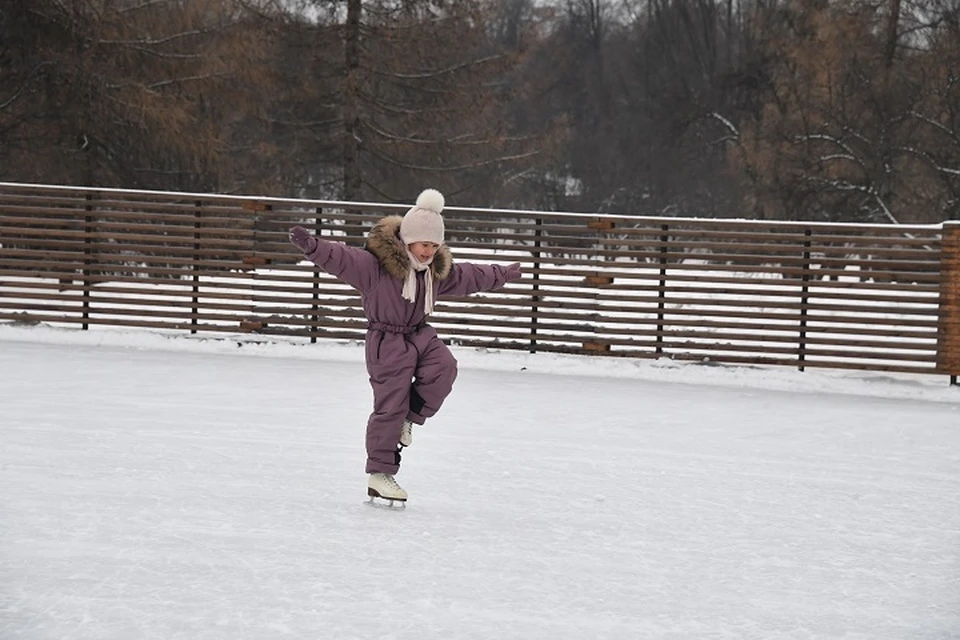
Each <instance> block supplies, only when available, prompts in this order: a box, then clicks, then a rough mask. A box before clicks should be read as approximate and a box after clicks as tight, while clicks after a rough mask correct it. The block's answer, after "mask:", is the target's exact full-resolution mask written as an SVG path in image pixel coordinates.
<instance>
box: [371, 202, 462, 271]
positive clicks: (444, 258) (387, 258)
mask: <svg viewBox="0 0 960 640" xmlns="http://www.w3.org/2000/svg"><path fill="white" fill-rule="evenodd" d="M402 221H403V216H400V215H392V216H387V217H385V218H381V219H380V220H379V221H378V222H377V224H375V225H374V226H373V228H372V229H370V231H369V232H368V233H367V242H366V244H365V245H364V248H365V249H366V250H367V251H369V252H370V253H372V254H373V255H374V256H376V258H377V260H379V261H380V264H382V265H383V268H384V269H386V270H387V272H388V273H389V274H390V275H392V276H394V277H396V278H399V279H401V280H403V279H404V278H406V277H407V272H408V271H409V270H410V258H409V256H408V255H407V248H406V247H405V246H404V244H403V241H402V240H400V235H399V234H400V223H401V222H402ZM452 265H453V256H452V255H451V254H450V249H449V247H447V245H445V244H442V245H440V247H439V248H438V249H437V252H436V253H435V254H434V255H433V262H431V263H430V269H431V270H432V271H433V277H434V278H436V279H437V280H443V279H444V278H446V277H447V276H448V275H450V269H451V267H452Z"/></svg>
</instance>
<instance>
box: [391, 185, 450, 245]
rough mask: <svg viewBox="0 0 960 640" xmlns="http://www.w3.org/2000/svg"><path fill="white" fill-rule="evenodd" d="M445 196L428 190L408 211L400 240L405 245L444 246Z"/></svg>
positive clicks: (401, 224) (402, 222)
mask: <svg viewBox="0 0 960 640" xmlns="http://www.w3.org/2000/svg"><path fill="white" fill-rule="evenodd" d="M443 205H444V199H443V194H442V193H440V192H439V191H437V190H436V189H426V190H424V191H423V192H422V193H421V194H420V195H419V196H417V204H416V205H414V207H413V208H412V209H410V210H409V211H407V213H406V215H404V216H403V220H402V221H401V222H400V239H401V240H403V243H404V244H413V243H414V242H433V243H436V244H443V231H444V229H443V216H441V215H440V212H441V211H443Z"/></svg>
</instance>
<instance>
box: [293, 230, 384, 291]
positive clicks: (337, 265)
mask: <svg viewBox="0 0 960 640" xmlns="http://www.w3.org/2000/svg"><path fill="white" fill-rule="evenodd" d="M290 242H292V243H293V244H294V245H295V246H296V247H297V248H298V249H300V251H302V252H303V254H304V256H305V257H306V258H307V260H309V261H310V262H312V263H313V264H315V265H317V266H318V267H320V268H321V269H323V270H324V271H326V272H327V273H329V274H330V275H332V276H334V277H336V278H337V279H338V280H342V281H343V282H346V283H347V284H349V285H350V286H351V287H353V288H355V289H358V290H359V291H366V290H367V289H369V288H370V287H372V286H373V282H374V280H375V279H376V276H377V274H378V273H379V272H380V263H379V262H377V259H376V257H374V256H373V254H371V253H370V252H369V251H367V250H365V249H360V248H357V247H348V246H347V245H345V244H343V243H342V242H334V241H331V240H324V239H323V238H318V237H316V236H315V235H313V234H311V233H310V232H309V231H307V230H306V229H304V228H303V227H293V228H292V229H290Z"/></svg>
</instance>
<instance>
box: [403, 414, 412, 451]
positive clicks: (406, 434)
mask: <svg viewBox="0 0 960 640" xmlns="http://www.w3.org/2000/svg"><path fill="white" fill-rule="evenodd" d="M411 444H413V423H412V422H410V421H409V420H404V421H403V426H402V427H400V446H401V447H409V446H410V445H411Z"/></svg>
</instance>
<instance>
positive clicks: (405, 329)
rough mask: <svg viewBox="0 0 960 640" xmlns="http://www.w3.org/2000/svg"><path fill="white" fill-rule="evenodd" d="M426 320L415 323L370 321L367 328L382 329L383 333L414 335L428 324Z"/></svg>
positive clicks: (372, 329)
mask: <svg viewBox="0 0 960 640" xmlns="http://www.w3.org/2000/svg"><path fill="white" fill-rule="evenodd" d="M426 324H427V323H426V322H421V323H419V324H415V325H406V324H387V323H385V322H370V323H368V324H367V329H368V330H370V331H382V332H383V333H399V334H403V335H405V336H409V335H413V334H414V333H416V332H417V331H420V329H422V328H423V327H424V325H426Z"/></svg>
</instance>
